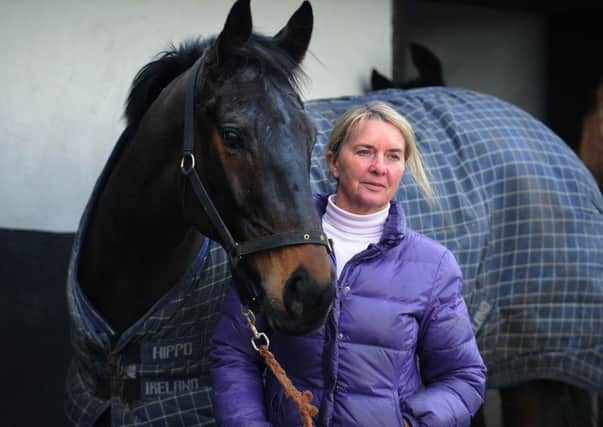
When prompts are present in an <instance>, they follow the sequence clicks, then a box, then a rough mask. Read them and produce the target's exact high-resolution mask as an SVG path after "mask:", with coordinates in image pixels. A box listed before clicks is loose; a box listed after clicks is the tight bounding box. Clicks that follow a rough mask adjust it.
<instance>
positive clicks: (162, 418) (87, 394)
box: [66, 88, 603, 425]
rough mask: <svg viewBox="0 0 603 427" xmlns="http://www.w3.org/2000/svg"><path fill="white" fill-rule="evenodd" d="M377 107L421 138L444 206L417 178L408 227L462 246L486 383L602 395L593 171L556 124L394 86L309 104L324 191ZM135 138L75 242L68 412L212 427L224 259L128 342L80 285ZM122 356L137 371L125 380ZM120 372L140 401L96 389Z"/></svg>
mask: <svg viewBox="0 0 603 427" xmlns="http://www.w3.org/2000/svg"><path fill="white" fill-rule="evenodd" d="M376 99H379V100H383V101H387V102H389V103H391V104H392V105H393V106H394V107H395V108H396V109H397V110H398V111H400V113H402V114H403V115H404V116H405V117H406V118H407V119H408V120H409V121H410V122H411V124H412V125H413V127H414V129H415V131H416V135H417V140H418V146H419V150H420V152H421V153H422V156H423V159H424V161H425V164H426V168H427V171H428V173H429V175H430V178H431V180H432V183H433V184H434V187H435V190H436V200H435V202H434V203H433V204H430V203H428V202H427V201H426V200H425V199H424V198H423V196H422V195H421V194H420V192H419V190H418V187H417V186H416V184H415V183H414V181H413V180H412V178H411V176H410V175H409V174H407V175H406V176H405V177H404V178H403V181H402V184H401V186H400V189H399V191H398V193H397V195H396V199H398V200H400V201H401V202H402V205H403V207H404V209H405V212H406V216H407V220H408V223H409V225H410V226H411V227H412V228H414V229H416V230H417V231H420V232H422V233H425V234H427V235H428V236H430V237H432V238H434V239H436V240H439V241H440V242H442V243H443V244H444V245H446V246H447V247H449V248H450V249H451V250H452V251H453V253H454V254H455V256H456V257H457V259H458V261H459V264H460V265H461V268H462V271H463V274H464V276H465V289H464V292H465V298H466V301H467V304H468V307H469V313H470V315H471V317H472V322H473V327H474V330H475V332H476V335H477V341H478V344H479V347H480V350H481V352H482V355H483V357H484V360H485V362H486V364H487V366H488V386H489V387H500V386H505V385H510V384H515V383H518V382H523V381H527V380H531V379H554V380H560V381H563V382H567V383H570V384H573V385H576V386H578V387H582V388H587V389H591V390H594V391H598V392H600V393H602V392H603V200H602V198H601V195H600V193H599V190H598V188H597V186H596V184H595V182H594V180H593V179H592V177H591V176H590V174H589V172H588V171H587V170H586V168H585V167H584V166H583V165H582V163H581V162H580V161H579V160H578V158H577V157H576V156H575V155H574V153H573V152H571V151H570V150H569V148H567V146H566V144H565V143H564V142H563V141H561V140H560V139H559V138H557V137H556V136H555V135H554V134H553V133H552V132H551V131H550V130H548V129H547V128H546V127H545V126H543V125H542V124H541V123H539V122H538V121H536V120H535V119H533V118H532V117H531V116H529V115H528V114H526V113H524V112H522V111H520V110H518V109H517V108H515V107H513V106H511V105H508V104H506V103H503V102H501V101H499V100H497V99H495V98H492V97H489V96H486V95H481V94H477V93H474V92H469V91H465V90H460V89H451V88H430V89H418V90H412V91H405V92H404V91H398V90H388V91H382V92H375V93H372V94H370V95H367V96H360V97H348V98H339V99H325V100H318V101H311V102H308V103H306V109H307V111H308V114H309V115H310V116H311V117H312V119H313V120H314V122H315V124H316V127H317V129H318V135H317V143H316V146H315V147H314V151H313V158H312V164H311V183H312V187H313V190H314V191H315V192H319V193H331V192H333V191H334V190H335V182H334V181H333V180H332V179H330V178H329V176H328V170H327V167H326V163H325V159H324V148H325V144H326V141H327V138H328V135H329V133H330V131H331V128H332V126H333V122H334V121H335V119H336V118H337V117H338V116H339V115H340V114H341V113H343V112H344V111H345V110H346V109H348V108H349V107H351V106H353V105H357V104H360V103H365V102H367V101H370V100H376ZM124 143H126V141H119V142H118V144H117V145H116V147H115V149H114V152H113V154H112V156H111V158H110V159H109V161H108V162H107V165H106V166H105V169H104V171H103V174H102V175H101V177H100V178H99V181H98V182H97V185H96V187H95V190H94V192H93V194H92V196H91V198H90V201H89V202H88V207H87V209H86V212H85V213H84V215H83V217H82V221H81V223H80V228H79V230H78V233H77V235H76V238H75V243H74V247H73V253H72V257H71V262H70V268H69V280H68V289H67V290H68V292H67V293H68V302H69V307H70V315H71V323H72V330H73V334H72V342H73V345H74V349H75V351H74V360H73V362H72V364H71V368H70V373H69V375H68V381H67V403H66V406H67V415H68V418H69V419H70V420H71V421H72V422H74V423H76V424H80V425H90V424H92V423H93V420H94V419H95V418H96V417H97V416H98V415H99V414H100V413H101V412H102V411H103V410H104V409H105V408H107V407H108V406H109V405H111V406H112V410H113V415H112V416H113V420H114V424H117V425H149V424H159V425H163V424H167V425H213V421H212V419H211V405H210V394H209V393H210V385H209V379H208V369H209V359H208V344H209V338H210V335H211V333H212V331H213V327H214V325H215V321H216V318H217V316H218V314H219V311H220V309H221V303H222V299H223V297H224V294H225V290H226V284H227V282H228V281H229V278H230V273H229V271H228V268H227V260H226V255H225V253H224V251H223V250H222V249H221V248H219V247H218V245H217V244H215V243H214V242H210V243H209V247H206V248H205V250H204V251H203V252H202V253H200V254H199V257H197V260H196V261H195V263H194V264H193V265H192V266H190V267H189V270H188V271H187V273H186V274H185V275H184V277H183V278H182V280H181V282H180V283H179V284H178V285H177V286H176V287H175V288H174V289H172V291H170V292H169V293H168V294H166V295H165V296H164V297H163V298H162V299H161V300H160V301H159V302H158V303H157V304H156V305H155V306H154V307H153V308H152V309H151V310H150V311H149V313H147V315H145V316H144V317H143V318H142V319H140V321H139V322H137V323H136V324H135V325H133V326H132V327H131V328H130V329H129V330H128V331H126V332H125V333H124V334H123V335H122V336H115V334H114V333H113V332H112V330H111V328H110V326H109V325H107V324H106V322H105V321H104V320H103V319H102V318H101V317H100V316H99V315H98V313H96V312H95V310H94V307H92V306H91V305H90V304H89V303H88V302H87V301H86V298H85V295H83V294H82V293H81V291H80V289H79V285H78V283H77V266H78V255H79V248H80V244H81V241H82V239H83V238H84V237H85V232H86V227H87V224H88V215H89V211H90V209H91V206H93V204H94V202H95V199H96V195H97V194H98V192H99V191H100V188H101V187H102V185H103V182H104V177H105V176H106V175H107V174H108V171H109V170H110V167H111V165H112V164H113V163H114V158H115V156H116V155H117V154H116V153H119V150H120V146H122V145H123V144H124ZM117 360H119V361H120V362H119V363H117V366H121V367H122V368H124V369H120V370H118V371H115V363H116V361H117ZM110 361H112V362H111V363H108V362H110ZM111 366H113V367H111ZM111 369H113V371H112V370H111ZM116 372H119V375H121V376H122V377H123V378H121V379H123V380H126V381H125V382H124V383H125V384H128V385H127V387H126V388H127V390H126V393H125V394H126V395H130V397H131V398H133V400H131V401H129V402H128V401H124V400H122V399H120V398H118V397H115V396H113V397H111V396H107V395H105V396H101V395H99V393H98V392H97V390H98V389H99V384H100V382H102V381H106V380H107V378H110V377H111V376H115V375H116ZM128 380H132V381H128ZM100 385H101V386H102V384H100ZM100 388H102V387H100ZM162 423H163V424H162Z"/></svg>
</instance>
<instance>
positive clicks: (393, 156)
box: [389, 154, 400, 162]
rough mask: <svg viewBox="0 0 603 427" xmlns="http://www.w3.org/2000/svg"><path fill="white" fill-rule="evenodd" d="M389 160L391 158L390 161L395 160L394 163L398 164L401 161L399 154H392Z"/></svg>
mask: <svg viewBox="0 0 603 427" xmlns="http://www.w3.org/2000/svg"><path fill="white" fill-rule="evenodd" d="M389 158H390V160H393V161H396V162H397V161H399V160H400V156H399V155H397V154H390V155H389Z"/></svg>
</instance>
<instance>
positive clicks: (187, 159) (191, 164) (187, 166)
mask: <svg viewBox="0 0 603 427" xmlns="http://www.w3.org/2000/svg"><path fill="white" fill-rule="evenodd" d="M193 169H195V155H194V154H193V153H184V154H183V155H182V158H181V159H180V170H181V171H182V173H183V174H184V175H188V174H189V173H191V171H192V170H193Z"/></svg>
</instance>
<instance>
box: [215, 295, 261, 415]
mask: <svg viewBox="0 0 603 427" xmlns="http://www.w3.org/2000/svg"><path fill="white" fill-rule="evenodd" d="M256 325H257V327H258V329H259V330H260V331H263V330H266V329H265V324H264V322H263V319H262V318H261V317H258V318H257V319H256ZM250 339H251V332H250V331H249V328H248V327H247V324H246V321H245V319H244V318H243V315H242V314H241V310H240V300H239V297H238V296H237V294H236V292H235V291H234V289H233V287H232V286H231V287H230V290H229V292H228V295H227V296H226V299H225V301H224V308H223V310H222V314H221V316H220V319H219V320H218V325H217V327H216V330H215V332H214V335H213V337H212V340H211V350H210V356H211V363H212V368H211V377H212V382H213V402H214V412H215V416H216V420H217V421H218V424H219V425H221V426H225V427H268V426H270V425H271V424H270V423H269V422H268V421H267V419H266V410H265V406H264V394H263V393H264V392H263V386H262V373H263V369H264V365H263V361H262V359H261V357H260V356H259V355H258V353H257V352H256V351H255V350H254V349H253V347H252V346H251V341H250Z"/></svg>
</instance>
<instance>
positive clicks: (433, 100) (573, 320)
mask: <svg viewBox="0 0 603 427" xmlns="http://www.w3.org/2000/svg"><path fill="white" fill-rule="evenodd" d="M371 100H382V101H386V102H389V103H390V104H392V105H393V106H394V107H395V108H396V109H397V110H398V111H399V112H400V113H402V115H404V116H405V117H406V118H407V119H408V120H409V121H410V123H411V124H412V125H413V127H414V129H415V132H416V136H417V140H418V147H419V150H420V152H421V154H422V157H423V160H424V162H425V165H426V169H427V171H428V174H429V176H430V179H431V181H432V183H433V184H434V187H435V190H436V203H435V204H433V205H430V204H429V203H428V202H427V201H426V200H425V199H424V197H423V196H422V195H421V193H420V192H419V190H418V187H417V186H416V184H415V183H414V182H413V180H412V177H411V176H410V174H406V175H405V177H404V178H403V180H402V183H401V185H400V189H399V191H398V193H397V196H396V199H398V200H400V201H401V202H402V205H403V206H404V209H405V212H406V215H407V219H408V222H409V225H410V226H411V227H412V228H414V229H416V230H418V231H420V232H422V233H424V234H426V235H428V236H430V237H432V238H434V239H436V240H438V241H440V242H442V243H443V244H444V245H446V246H447V247H448V248H450V249H451V250H452V251H453V253H454V254H455V256H456V257H457V259H458V261H459V264H460V265H461V268H462V271H463V274H464V277H465V290H464V292H465V299H466V301H467V304H468V307H469V313H470V315H471V316H472V322H473V327H474V331H475V333H476V335H477V341H478V344H479V347H480V350H481V352H482V355H483V357H484V360H485V362H486V364H487V367H488V371H489V372H488V387H500V386H505V385H510V384H515V383H517V382H521V381H526V380H531V379H542V378H547V379H556V380H560V381H564V382H567V383H570V384H574V385H576V386H579V387H583V388H589V389H592V390H595V391H598V392H603V199H602V197H601V194H600V192H599V189H598V187H597V185H596V184H595V182H594V180H593V179H592V177H591V176H590V174H589V172H588V171H587V170H586V169H585V167H584V166H583V165H582V163H581V162H580V160H579V159H578V158H577V157H576V156H575V155H574V153H573V152H572V151H571V150H570V149H569V148H568V147H567V145H566V144H565V143H564V142H563V141H561V140H560V139H559V138H558V137H557V136H556V135H554V134H553V133H552V132H551V131H550V130H549V129H548V128H546V127H545V126H544V125H542V124H541V123H540V122H538V121H537V120H535V119H534V118H533V117H531V116H530V115H529V114H527V113H525V112H523V111H521V110H519V109H517V108H515V107H513V106H511V105H509V104H507V103H504V102H502V101H500V100H498V99H496V98H493V97H490V96H486V95H483V94H478V93H475V92H470V91H466V90H460V89H453V88H427V89H418V90H411V91H399V90H386V91H380V92H374V93H372V94H369V95H367V96H360V97H347V98H339V99H325V100H318V101H311V102H308V103H307V104H306V109H307V111H308V113H309V114H310V115H311V117H312V118H313V119H314V121H315V123H316V126H317V128H318V138H317V143H316V146H315V147H314V152H313V153H314V155H313V159H312V169H311V180H312V186H313V190H314V191H315V192H320V193H330V192H333V191H334V189H335V182H334V181H333V180H332V179H331V178H330V177H329V176H328V170H327V167H326V163H325V159H324V148H325V144H326V141H327V139H328V136H329V133H330V131H331V128H332V126H333V123H334V121H335V119H336V118H337V117H338V116H339V115H340V114H341V113H343V112H344V111H345V110H346V109H348V108H350V107H351V106H353V105H356V104H359V103H365V102H368V101H371Z"/></svg>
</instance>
